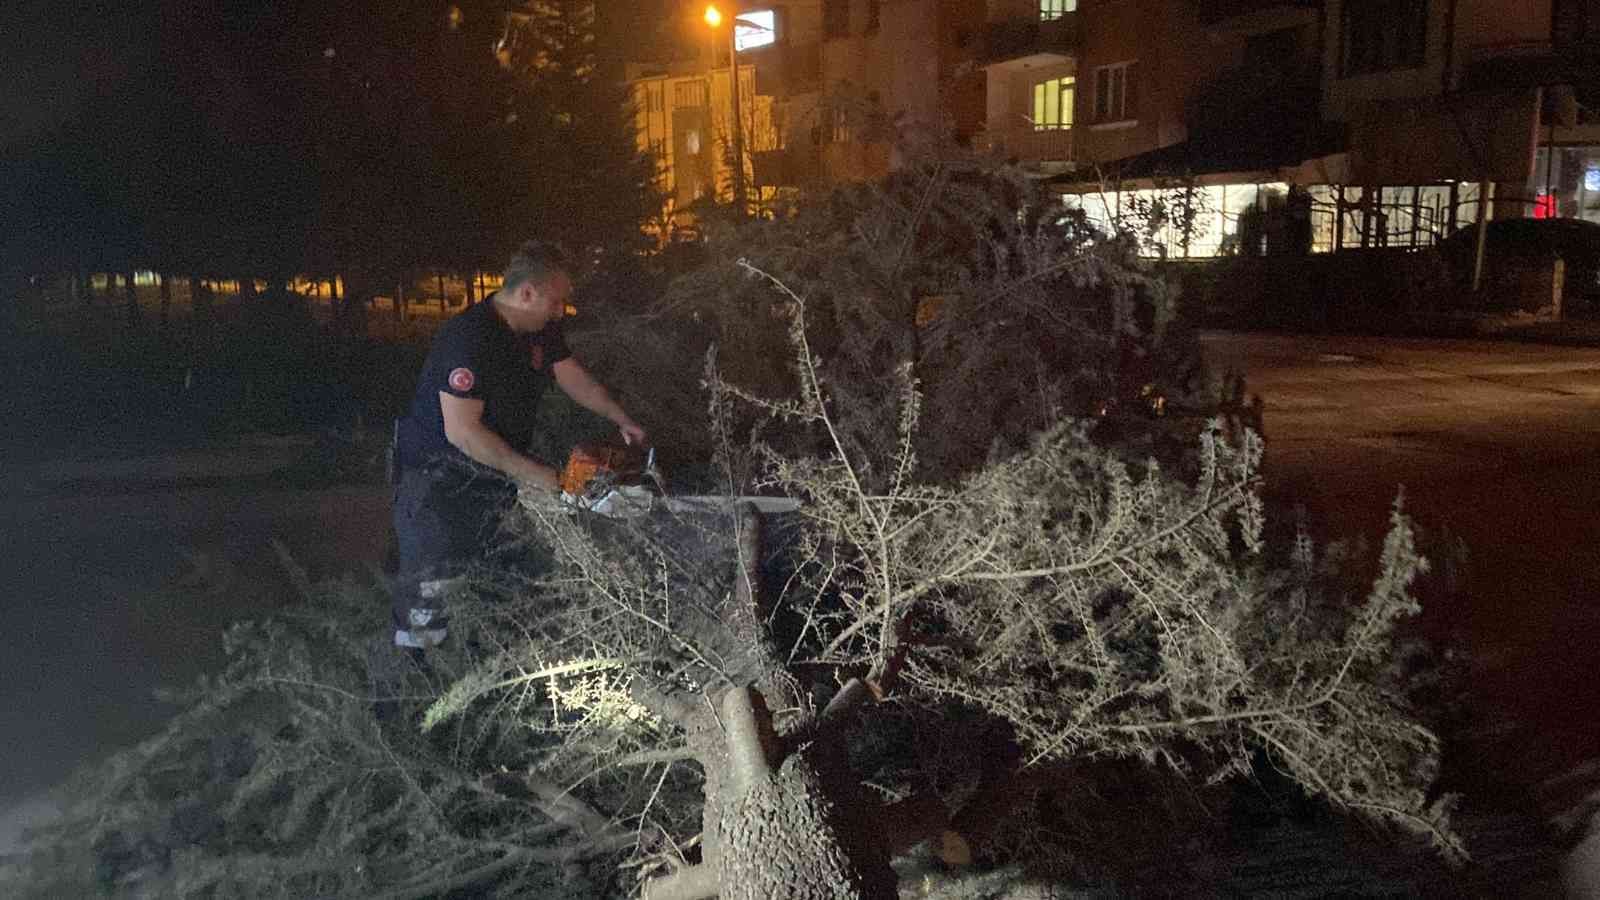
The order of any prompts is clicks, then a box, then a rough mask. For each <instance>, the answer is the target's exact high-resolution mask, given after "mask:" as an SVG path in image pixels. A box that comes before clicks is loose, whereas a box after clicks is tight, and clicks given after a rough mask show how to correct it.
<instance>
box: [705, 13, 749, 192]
mask: <svg viewBox="0 0 1600 900" xmlns="http://www.w3.org/2000/svg"><path fill="white" fill-rule="evenodd" d="M705 20H706V24H707V25H709V26H711V28H712V30H713V31H715V30H716V29H718V28H721V27H722V12H721V11H720V10H718V9H717V8H716V7H715V6H707V7H706V15H705ZM738 21H739V19H738V16H737V14H735V16H734V18H733V19H732V20H730V21H729V22H728V93H729V95H730V96H731V97H732V98H733V202H734V208H735V209H736V210H738V214H739V216H740V217H743V216H744V215H745V213H746V212H747V211H748V208H749V207H748V206H747V202H746V201H747V198H746V195H745V189H744V120H743V117H742V116H740V115H739V43H738V31H739V27H738V24H737V23H738ZM713 46H715V45H713ZM715 67H716V59H715V54H713V59H712V68H713V69H715Z"/></svg>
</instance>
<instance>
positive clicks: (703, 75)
mask: <svg viewBox="0 0 1600 900" xmlns="http://www.w3.org/2000/svg"><path fill="white" fill-rule="evenodd" d="M713 4H714V0H713ZM713 4H708V3H705V2H694V0H682V2H675V3H668V4H667V7H668V8H667V10H666V11H665V12H664V13H663V14H664V15H666V16H668V17H670V18H671V20H672V21H673V22H675V23H676V24H675V25H673V26H671V27H669V28H668V29H667V30H668V31H669V32H671V33H673V34H675V35H676V37H677V41H676V42H675V46H674V47H673V48H672V49H673V52H671V53H670V54H668V56H669V58H664V59H655V60H648V61H639V62H634V63H632V64H630V65H629V66H628V71H627V79H628V82H629V84H630V86H631V89H632V92H633V99H634V105H635V108H636V121H637V126H638V135H639V137H638V140H639V147H640V149H641V150H642V151H645V152H648V153H650V154H652V155H653V156H654V157H655V159H656V160H657V164H658V167H659V173H660V179H661V182H660V183H661V187H662V190H663V193H664V194H665V196H666V198H667V200H666V208H665V209H664V210H663V222H664V223H668V224H667V225H666V226H664V227H666V228H668V229H669V230H670V227H671V223H677V224H678V225H680V226H681V225H687V224H689V223H691V222H692V220H693V213H692V211H690V210H689V208H690V207H691V206H692V205H693V204H694V203H695V202H696V201H697V200H702V199H714V200H716V201H718V202H727V201H729V200H731V199H732V197H733V193H732V191H733V188H732V182H733V178H732V177H731V176H732V171H733V170H732V164H731V160H732V159H733V157H734V154H733V152H732V145H731V137H732V128H731V123H732V118H731V110H732V98H731V96H730V94H729V90H728V87H727V85H728V83H729V82H728V74H727V73H728V71H729V63H728V51H727V49H726V41H727V37H726V32H721V34H722V36H721V37H718V36H717V33H716V32H715V30H714V29H712V28H710V27H709V26H707V25H706V24H705V10H706V7H707V5H713ZM719 14H720V15H722V16H726V17H730V18H732V19H734V23H735V28H736V29H737V31H736V33H735V34H736V37H735V43H736V46H737V47H738V50H737V57H738V61H739V72H740V81H739V85H740V91H739V94H740V108H741V116H742V119H741V121H742V124H743V125H744V135H745V157H744V166H745V173H746V181H747V184H748V185H749V196H750V198H751V201H752V203H753V204H754V205H755V206H756V208H757V209H760V208H761V207H762V206H763V205H766V204H770V203H772V202H774V201H776V200H777V199H779V198H781V197H783V196H784V195H785V192H787V191H789V190H791V189H793V188H796V187H800V186H803V185H807V184H813V183H818V182H838V181H852V180H870V179H875V178H881V177H883V176H884V175H886V174H888V172H889V171H890V170H891V169H892V168H893V167H894V166H895V165H896V164H897V159H896V158H895V148H896V146H897V142H896V140H895V138H896V135H901V134H905V133H908V132H910V131H914V130H916V129H944V130H949V131H953V132H954V134H955V136H956V137H957V139H958V140H969V139H970V138H971V137H972V135H973V134H974V133H975V132H976V131H978V130H979V129H980V128H981V127H982V122H983V116H984V94H983V75H982V71H981V70H979V69H976V68H974V67H973V66H972V65H971V62H972V53H971V51H970V49H969V47H970V45H971V44H972V42H973V39H974V36H975V35H976V34H978V33H979V32H980V31H981V29H982V27H983V24H984V10H983V8H982V6H981V5H979V4H975V3H972V2H970V0H791V2H787V3H782V4H774V3H763V2H760V0H745V2H743V3H741V4H738V5H733V4H725V5H723V6H721V7H720V8H719Z"/></svg>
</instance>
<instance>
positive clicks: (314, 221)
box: [0, 0, 653, 279]
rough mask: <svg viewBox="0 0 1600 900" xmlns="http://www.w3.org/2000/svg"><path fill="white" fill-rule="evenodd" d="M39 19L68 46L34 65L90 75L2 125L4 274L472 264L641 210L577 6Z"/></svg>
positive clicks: (245, 9)
mask: <svg viewBox="0 0 1600 900" xmlns="http://www.w3.org/2000/svg"><path fill="white" fill-rule="evenodd" d="M39 18H40V21H39V22H38V23H36V24H37V25H38V26H39V28H40V29H48V28H52V27H66V26H69V25H70V26H71V30H76V31H77V32H78V33H79V34H80V35H82V36H83V40H82V45H81V46H79V47H76V48H72V49H68V50H62V49H61V48H55V49H54V50H52V51H51V52H54V53H57V54H59V53H62V52H65V53H68V54H69V55H70V56H71V57H72V59H71V60H70V61H69V62H68V63H65V65H68V66H73V67H75V70H76V71H78V72H80V73H85V72H87V73H90V74H92V73H93V72H96V71H102V70H103V71H105V72H107V73H109V74H107V75H106V76H105V77H92V78H89V79H88V81H87V82H86V83H85V84H82V85H79V86H78V87H77V88H75V90H74V91H73V92H72V94H71V97H70V100H71V102H70V103H65V104H63V106H62V109H61V110H60V113H59V115H56V116H54V117H53V118H51V117H43V118H39V119H37V121H31V122H29V123H28V128H27V130H26V131H25V132H24V131H21V130H18V131H16V132H14V133H7V134H0V156H3V158H4V160H5V163H6V164H5V165H4V166H3V167H0V171H3V172H4V176H3V178H4V181H3V183H0V197H3V198H4V203H0V214H3V215H4V216H5V217H6V220H7V225H8V227H7V229H6V232H7V239H6V243H5V244H4V246H3V248H0V252H3V255H0V268H4V269H7V270H11V271H17V270H22V271H28V272H45V271H60V270H62V269H89V270H94V269H100V268H105V269H118V270H120V269H128V268H152V269H161V270H166V271H177V272H188V273H192V274H198V275H210V274H216V275H231V276H250V277H257V278H266V279H276V278H281V277H284V276H287V275H292V274H297V273H308V274H320V275H329V274H333V273H335V272H339V273H350V274H352V275H354V276H355V277H357V278H363V277H366V278H370V277H376V276H379V275H384V276H390V275H395V274H400V273H404V272H405V271H407V270H415V269H417V268H423V267H431V268H459V269H469V268H473V267H486V266H489V265H492V264H493V263H495V262H496V261H498V260H499V259H500V258H502V257H503V256H504V255H505V254H506V253H507V252H509V249H510V248H512V247H514V246H515V245H516V244H517V243H518V242H519V241H521V240H525V239H527V238H529V237H546V238H560V239H562V240H564V241H566V242H568V243H571V244H576V245H579V246H589V245H602V244H615V243H618V242H626V241H629V240H632V239H634V238H635V236H636V232H637V226H638V223H639V222H640V221H642V219H643V218H644V217H645V216H647V215H648V214H649V212H650V211H651V210H652V208H653V204H652V202H651V199H650V196H649V177H650V168H649V165H648V163H647V162H646V161H645V160H643V159H641V158H640V157H639V155H638V154H637V153H636V151H635V149H634V144H633V138H632V134H631V131H630V130H629V129H630V127H631V125H630V122H629V120H628V118H627V116H626V109H625V106H624V99H625V97H624V95H623V92H622V89H621V87H620V86H619V85H616V84H614V83H608V82H606V81H605V80H603V79H601V78H598V77H596V74H595V70H594V67H593V66H592V65H585V64H584V63H583V55H584V54H585V53H592V47H593V42H594V40H595V37H594V27H595V25H594V21H593V18H592V15H590V14H589V13H588V5H586V4H578V3H567V2H550V3H537V4H521V3H510V2H506V0H459V2H454V3H444V2H437V3H400V4H397V3H387V2H380V0H357V2H350V3H337V4H326V3H308V2H303V0H263V2H261V3H254V4H247V5H243V6H241V5H237V4H228V5H224V4H219V3H214V2H197V0H152V2H148V3H144V4H130V5H127V6H126V7H123V8H119V9H117V10H115V11H112V12H107V13H104V14H103V15H99V16H85V17H78V18H73V19H71V20H70V21H61V22H50V21H46V20H48V19H50V18H52V16H51V15H49V14H46V15H43V16H40V17H39ZM41 90H44V89H43V88H41ZM51 99H52V97H49V96H42V97H40V98H38V102H39V103H41V104H43V103H47V102H49V101H50V100H51Z"/></svg>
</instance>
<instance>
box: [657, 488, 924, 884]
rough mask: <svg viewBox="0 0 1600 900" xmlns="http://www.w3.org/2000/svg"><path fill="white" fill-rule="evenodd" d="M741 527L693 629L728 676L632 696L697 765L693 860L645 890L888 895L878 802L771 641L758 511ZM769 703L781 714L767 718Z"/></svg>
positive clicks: (889, 875)
mask: <svg viewBox="0 0 1600 900" xmlns="http://www.w3.org/2000/svg"><path fill="white" fill-rule="evenodd" d="M737 527H738V532H737V548H738V554H737V556H738V559H737V568H736V570H735V573H734V584H735V587H734V590H733V591H732V592H731V593H730V595H729V597H728V600H727V601H726V602H725V603H724V604H723V607H722V609H720V610H718V620H717V621H714V622H713V621H708V622H706V623H703V624H704V625H705V627H703V628H694V629H693V633H695V634H697V635H699V636H700V641H701V642H702V643H705V644H708V645H709V649H711V650H712V652H713V653H714V654H715V655H716V657H717V658H720V659H723V660H726V661H727V662H728V664H729V665H728V669H727V672H728V679H727V680H726V681H723V682H722V683H721V686H720V688H718V689H709V690H707V692H706V693H705V695H704V696H703V697H694V698H690V697H689V696H687V695H683V696H669V695H663V694H662V693H660V692H659V691H655V690H653V689H651V688H641V689H639V690H636V692H635V693H636V696H639V697H640V699H641V702H643V703H645V704H646V705H647V706H650V707H651V708H652V709H654V710H656V711H657V712H658V713H660V714H662V715H663V716H665V717H667V718H669V719H671V720H672V721H675V722H677V723H678V724H679V725H680V726H682V727H683V728H684V730H685V732H687V737H688V743H689V748H690V749H691V751H693V753H694V756H695V758H696V759H697V760H698V761H699V762H700V764H701V767H702V768H703V770H704V772H705V783H704V790H705V808H704V814H703V821H702V831H701V862H700V864H699V865H696V866H692V867H689V868H687V869H683V870H680V871H679V872H676V873H674V874H672V875H668V876H665V877H662V878H657V879H655V880H654V881H653V882H651V883H650V884H649V885H648V887H647V889H646V891H645V894H644V896H645V897H646V898H649V900H699V898H710V897H720V898H723V900H758V898H759V900H861V898H877V897H892V896H894V893H895V877H894V873H893V871H892V870H891V869H890V868H889V866H888V854H887V851H886V849H885V847H883V846H879V845H878V844H879V843H881V842H877V841H876V840H875V838H877V837H880V836H878V835H876V834H875V831H874V829H873V828H872V827H871V825H872V823H871V819H872V814H873V811H875V810H876V809H877V805H876V803H875V802H874V801H873V800H872V799H871V798H867V797H864V796H861V794H862V790H861V788H860V786H859V784H857V782H856V779H855V778H854V776H853V775H851V774H850V773H849V772H848V770H847V767H844V759H845V754H844V753H843V752H842V738H841V735H840V732H839V731H838V730H836V729H834V730H819V729H817V728H816V727H815V726H816V725H817V716H816V715H815V714H814V712H813V710H812V709H811V707H810V705H809V704H808V703H807V700H806V696H805V694H804V692H803V691H802V690H801V688H800V685H799V683H798V682H797V681H796V680H795V679H794V677H793V676H791V675H790V674H789V673H788V672H787V671H786V670H785V669H784V668H783V666H782V663H781V661H780V658H779V657H778V655H777V653H776V652H775V650H774V648H773V645H772V641H771V635H770V633H769V630H768V628H767V624H766V622H767V615H766V611H767V607H766V604H765V603H764V598H763V596H762V592H761V588H760V560H761V535H762V523H761V517H760V515H759V514H758V513H757V512H756V511H755V510H753V509H744V510H741V511H740V513H739V516H738V524H737ZM773 709H777V710H781V711H784V712H785V713H786V715H785V716H784V717H783V718H781V719H779V720H778V721H777V722H776V723H775V717H774V715H773V712H772V710H773ZM713 710H715V712H713ZM835 743H837V744H838V748H837V749H835V748H834V747H833V746H832V745H833V744H835ZM821 745H827V746H826V749H825V750H824V751H823V752H821V753H817V752H815V751H817V750H818V749H819V746H821Z"/></svg>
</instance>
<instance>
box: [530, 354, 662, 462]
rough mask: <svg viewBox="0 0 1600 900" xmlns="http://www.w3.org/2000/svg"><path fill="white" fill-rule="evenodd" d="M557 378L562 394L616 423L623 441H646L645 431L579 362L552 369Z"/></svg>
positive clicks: (573, 360)
mask: <svg viewBox="0 0 1600 900" xmlns="http://www.w3.org/2000/svg"><path fill="white" fill-rule="evenodd" d="M550 368H551V370H552V371H554V372H555V375H556V384H559V385H561V390H563V391H565V392H566V395H567V396H568V397H571V398H572V399H573V402H575V403H577V404H578V405H579V406H581V407H583V408H584V409H587V410H589V411H590V412H592V413H594V414H596V415H600V416H605V417H606V418H607V419H609V420H610V421H611V422H613V423H614V424H615V425H616V426H617V428H618V429H619V430H621V432H622V439H623V440H624V441H626V442H627V443H629V444H637V443H642V442H643V441H644V429H643V428H640V427H639V423H637V422H635V421H634V420H633V419H632V418H630V417H629V416H628V414H627V413H626V412H625V411H623V409H622V406H621V405H620V404H618V403H617V401H615V400H613V399H612V398H611V392H610V391H607V390H606V388H605V385H603V384H601V383H600V382H598V381H595V380H594V376H593V375H590V374H589V372H588V370H586V369H584V367H583V366H582V365H580V364H579V363H578V361H577V360H576V359H573V358H572V357H570V356H569V357H567V358H566V359H563V360H561V361H560V362H558V363H556V364H555V365H553V366H551V367H550Z"/></svg>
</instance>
